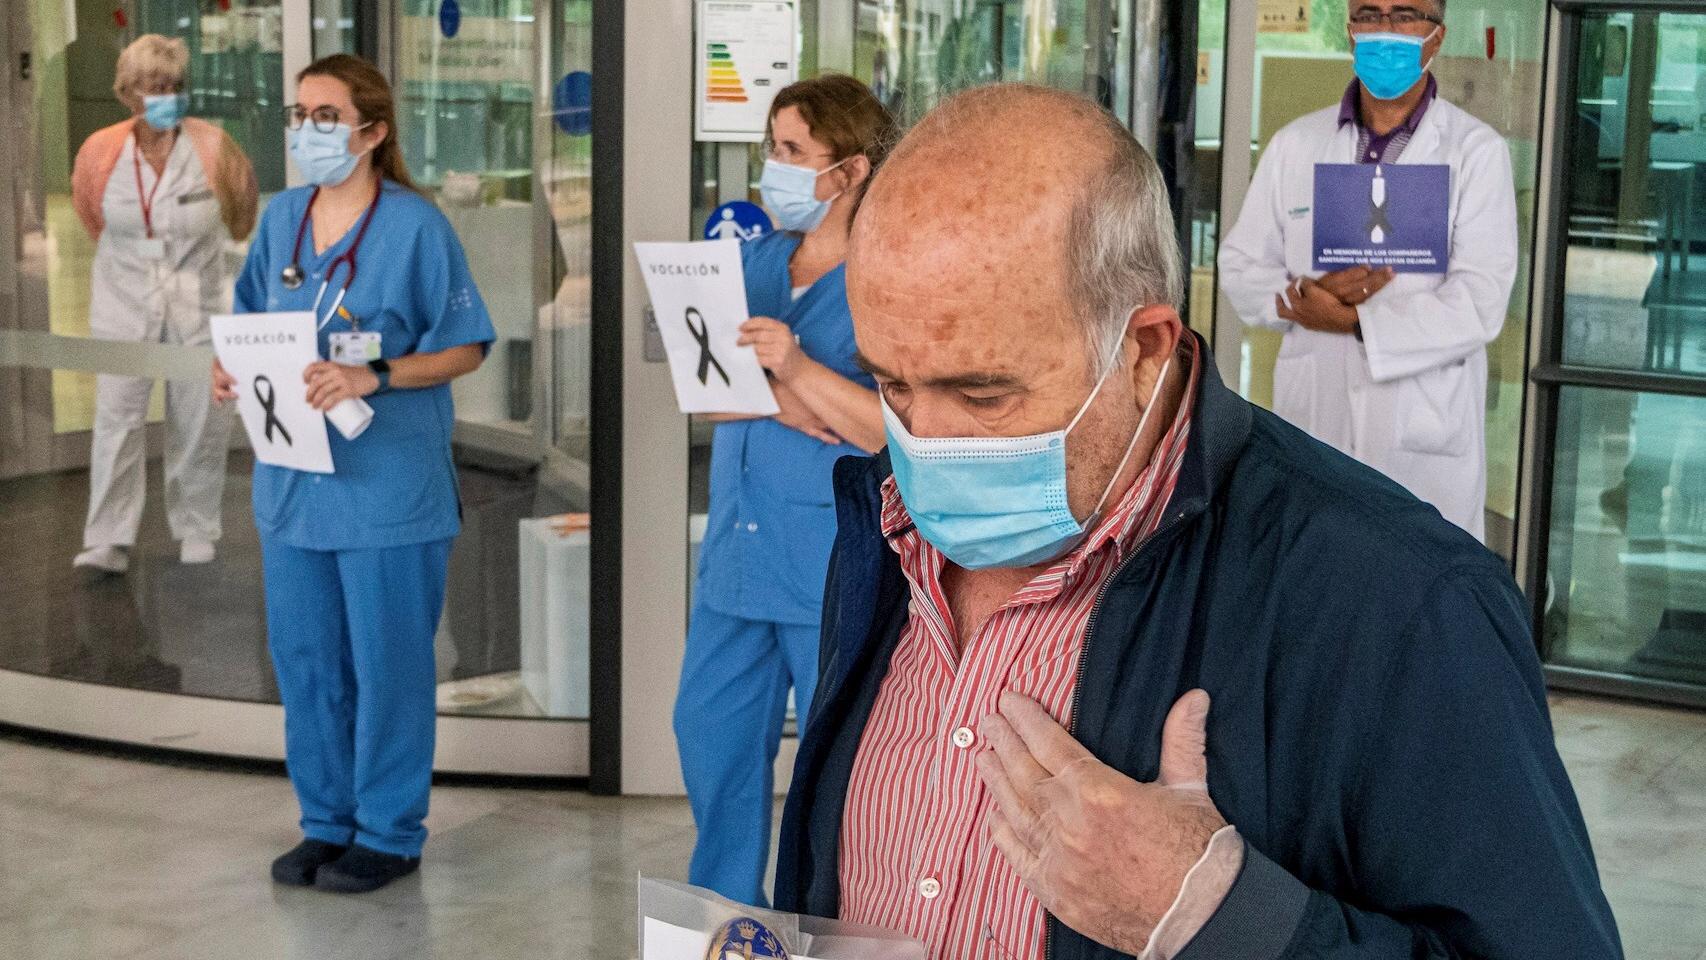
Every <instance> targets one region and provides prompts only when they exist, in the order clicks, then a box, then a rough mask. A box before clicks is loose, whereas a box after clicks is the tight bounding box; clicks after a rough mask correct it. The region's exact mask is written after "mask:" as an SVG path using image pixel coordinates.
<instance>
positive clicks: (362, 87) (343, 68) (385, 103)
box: [296, 53, 421, 193]
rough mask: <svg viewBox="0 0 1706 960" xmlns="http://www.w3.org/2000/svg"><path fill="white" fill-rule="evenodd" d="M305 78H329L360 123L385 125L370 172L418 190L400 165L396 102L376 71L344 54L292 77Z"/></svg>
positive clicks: (312, 64)
mask: <svg viewBox="0 0 1706 960" xmlns="http://www.w3.org/2000/svg"><path fill="white" fill-rule="evenodd" d="M307 77H331V78H332V79H334V80H337V81H338V82H340V83H342V84H343V85H344V86H345V87H348V88H349V98H350V101H351V102H352V103H354V104H355V109H356V112H357V113H359V114H360V115H361V121H362V122H363V123H383V124H385V139H384V140H383V141H381V142H380V144H379V146H377V147H374V148H373V169H375V170H378V171H379V174H380V176H382V177H384V178H385V179H387V180H395V181H396V182H398V183H400V184H402V185H403V186H405V187H408V188H409V189H410V190H413V191H415V192H416V193H419V192H420V189H421V188H420V187H418V186H416V185H415V181H414V178H413V177H411V176H409V167H408V165H407V164H405V163H404V162H403V148H402V146H401V145H399V143H398V142H397V101H396V100H395V99H393V98H392V96H391V84H390V83H388V82H386V80H385V75H384V74H383V73H380V72H379V68H378V67H375V66H374V65H373V64H371V63H368V62H367V61H366V60H363V59H362V58H360V57H357V56H354V55H352V54H348V53H334V54H332V55H331V56H329V57H321V58H320V59H318V60H316V61H314V62H313V63H310V64H309V65H308V66H306V67H303V68H302V72H301V73H299V74H297V75H296V82H297V83H299V84H300V83H301V82H302V81H303V80H304V79H305V78H307Z"/></svg>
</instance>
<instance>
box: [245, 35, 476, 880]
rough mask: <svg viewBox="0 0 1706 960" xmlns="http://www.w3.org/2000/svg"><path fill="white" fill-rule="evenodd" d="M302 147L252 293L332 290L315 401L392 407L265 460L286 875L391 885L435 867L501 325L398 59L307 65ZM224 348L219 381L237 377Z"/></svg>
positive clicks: (281, 873)
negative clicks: (483, 378)
mask: <svg viewBox="0 0 1706 960" xmlns="http://www.w3.org/2000/svg"><path fill="white" fill-rule="evenodd" d="M296 99H297V103H296V105H295V106H292V107H290V108H287V114H286V124H287V126H288V127H289V138H290V153H291V157H292V159H293V160H294V161H295V162H296V165H297V167H298V169H300V170H301V172H302V174H303V175H304V177H305V178H306V179H307V180H308V182H309V183H310V184H313V186H310V187H302V188H298V189H293V190H286V191H284V192H283V193H280V194H279V195H278V196H276V197H274V198H273V200H272V202H271V203H270V204H269V205H268V206H267V209H266V213H265V214H264V215H263V216H262V218H261V223H260V227H259V229H258V230H257V231H256V235H255V239H254V242H253V244H252V246H251V247H250V250H249V259H248V262H247V264H246V265H245V266H244V268H243V273H242V275H241V276H240V277H239V278H238V281H237V290H236V304H237V305H236V310H237V311H238V312H240V313H242V312H247V313H255V312H274V311H287V310H313V311H314V312H315V315H316V317H317V318H318V319H319V320H320V321H321V325H320V335H319V340H320V342H319V348H320V355H321V356H322V357H331V356H334V353H333V347H334V344H335V345H338V346H339V347H341V348H342V349H341V350H340V351H339V352H338V356H339V357H340V359H342V360H344V361H345V362H343V363H331V362H327V361H324V360H323V361H321V362H319V363H315V364H312V365H310V366H309V367H308V369H307V370H306V371H305V372H304V379H305V380H306V381H307V383H308V400H309V402H310V403H312V404H313V405H314V406H315V407H316V408H318V409H321V410H328V409H330V408H331V407H333V406H334V405H336V404H337V403H339V402H340V401H343V400H345V399H348V398H351V397H364V398H366V401H367V403H368V404H370V405H371V406H372V408H373V420H372V423H371V425H370V426H369V427H368V428H367V430H366V432H364V433H362V434H360V435H359V436H358V437H357V438H356V439H354V440H346V439H344V438H343V437H342V436H340V435H339V433H338V432H337V431H336V430H331V431H329V437H330V440H331V446H332V462H333V465H334V467H335V469H336V472H335V473H332V474H329V475H324V476H322V475H318V474H311V473H303V472H300V471H296V470H290V469H285V468H282V467H274V466H268V465H265V464H260V463H257V464H256V465H255V474H254V511H255V526H256V527H257V528H258V529H259V532H260V539H261V554H262V563H263V569H264V573H265V577H266V609H267V638H268V645H269V647H270V648H271V651H272V657H273V665H274V669H275V670H276V672H277V675H278V687H279V696H280V698H281V699H282V700H283V702H284V737H285V761H286V765H287V767H288V768H289V772H290V779H291V783H292V785H293V786H294V787H295V788H296V795H297V799H298V801H299V803H300V804H301V807H302V819H301V825H302V833H303V841H302V843H301V844H299V845H298V846H297V847H295V848H294V849H292V850H291V851H289V852H288V853H286V854H284V855H283V856H281V857H279V858H278V859H277V860H276V861H274V862H273V866H272V876H273V879H274V880H276V881H277V882H279V883H284V884H292V885H299V886H308V885H313V886H316V887H318V888H320V889H323V890H330V891H334V892H345V893H351V892H361V891H366V890H373V889H377V888H378V887H381V886H384V885H385V884H387V883H389V882H391V881H392V880H395V879H397V878H398V877H401V876H403V875H405V874H408V873H410V872H412V871H413V870H415V868H416V867H417V866H418V865H419V863H420V854H421V845H422V844H423V843H424V842H425V840H426V829H425V827H423V826H422V820H423V819H425V817H426V813H427V793H428V789H429V787H430V785H431V780H432V754H433V733H434V724H435V722H436V719H437V718H436V715H435V706H436V701H435V690H436V680H437V677H436V672H435V669H434V665H433V635H434V633H435V632H436V631H437V628H438V618H439V613H440V611H441V609H442V607H443V605H444V591H445V577H446V573H447V564H448V562H449V558H450V545H451V541H452V540H453V539H454V538H455V536H456V534H457V533H458V531H459V530H460V527H461V503H460V499H459V497H458V493H457V486H456V472H455V467H454V465H453V464H452V462H451V452H450V431H451V425H452V422H453V412H452V409H451V398H450V381H451V380H453V379H455V378H456V377H459V376H461V375H463V374H466V373H469V372H472V371H473V370H474V369H475V368H477V367H478V366H479V365H480V362H481V361H482V360H483V359H484V357H485V353H486V350H487V349H488V346H489V345H490V343H491V341H492V338H493V331H492V324H491V320H490V318H489V317H488V316H487V314H486V307H485V304H484V302H483V301H482V300H481V298H480V293H479V291H478V290H476V289H475V287H474V281H473V278H472V277H470V276H469V272H468V264H467V259H466V257H465V256H464V254H463V251H462V245H461V244H460V243H459V242H458V241H457V239H456V235H455V233H454V232H453V231H452V230H451V227H450V224H449V222H448V221H447V220H446V219H445V217H444V215H443V214H442V213H440V212H439V210H438V208H437V207H436V206H434V205H433V203H432V201H431V200H428V199H427V198H426V197H424V196H422V195H421V194H420V193H419V192H417V191H416V189H415V187H414V184H413V183H412V182H411V181H410V179H409V174H408V171H407V169H406V168H405V167H404V165H403V157H402V152H401V150H400V149H399V147H398V144H397V127H396V108H395V104H394V103H393V101H392V97H391V90H390V87H389V86H388V85H387V83H386V81H385V78H384V77H383V75H381V74H380V73H379V71H377V70H376V69H374V68H373V66H372V65H370V64H368V63H367V62H366V61H363V60H360V59H358V58H356V57H351V56H348V55H343V54H339V55H336V56H332V57H327V58H326V59H324V60H320V61H318V62H316V63H314V64H311V65H310V66H309V67H308V68H307V69H305V70H304V71H303V72H302V73H301V74H300V75H298V77H297V89H296ZM233 387H234V383H233V382H232V380H231V378H230V377H229V376H228V375H226V374H225V372H224V371H223V370H221V369H219V367H218V366H217V364H216V365H215V369H214V392H215V395H216V396H217V397H218V398H219V399H221V400H229V399H232V398H234V396H235V393H234V391H233Z"/></svg>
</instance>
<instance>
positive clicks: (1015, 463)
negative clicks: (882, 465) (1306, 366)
mask: <svg viewBox="0 0 1706 960" xmlns="http://www.w3.org/2000/svg"><path fill="white" fill-rule="evenodd" d="M1115 356H1116V357H1117V356H1118V354H1117V352H1116V354H1115ZM1172 364H1173V358H1172V357H1171V356H1169V357H1168V358H1167V361H1166V362H1165V363H1163V364H1162V365H1161V375H1160V376H1159V377H1157V378H1156V379H1155V390H1154V392H1153V393H1152V394H1150V397H1149V403H1148V404H1147V405H1145V406H1144V408H1143V416H1142V417H1140V418H1139V419H1138V422H1137V429H1136V430H1134V431H1132V434H1131V441H1130V442H1129V443H1127V444H1126V448H1125V456H1123V457H1121V458H1120V463H1119V466H1118V467H1115V468H1114V473H1113V476H1110V477H1109V478H1108V485H1107V486H1105V487H1103V488H1102V496H1101V499H1099V500H1097V501H1096V507H1095V509H1093V510H1091V511H1090V516H1089V517H1088V518H1087V519H1086V520H1085V521H1084V522H1083V523H1080V522H1079V521H1078V518H1077V517H1074V516H1073V515H1072V508H1071V506H1070V505H1069V504H1068V503H1067V495H1066V438H1067V436H1068V435H1069V434H1071V433H1072V429H1073V428H1074V427H1076V426H1078V421H1079V420H1081V419H1083V417H1084V411H1086V410H1088V409H1090V404H1092V403H1094V402H1095V400H1096V396H1097V394H1099V393H1101V391H1102V385H1103V384H1105V383H1106V382H1107V380H1108V376H1109V375H1110V374H1111V373H1112V372H1113V370H1114V369H1116V364H1113V363H1109V364H1108V372H1107V373H1103V374H1102V379H1101V380H1098V381H1097V382H1096V386H1095V388H1094V389H1092V390H1091V391H1090V396H1089V397H1087V398H1085V400H1084V404H1083V405H1082V406H1080V407H1079V408H1078V412H1077V413H1075V414H1073V415H1072V421H1071V422H1070V423H1068V424H1067V425H1066V427H1065V428H1064V429H1061V430H1056V431H1053V432H1052V433H1039V434H1033V435H1031V436H1025V437H915V436H913V435H912V434H911V433H909V432H908V431H907V429H906V427H905V426H903V425H902V424H901V422H900V418H899V417H897V416H896V415H895V413H894V411H893V410H891V409H889V405H888V400H887V398H883V399H882V408H883V426H884V428H885V430H886V431H887V433H888V442H889V460H890V461H891V462H892V463H893V465H894V479H895V484H896V486H898V487H899V488H900V498H901V500H902V501H903V502H905V504H906V510H907V513H909V514H910V515H911V516H912V522H913V524H914V525H915V526H917V527H918V532H919V533H920V534H921V535H922V536H923V537H924V539H926V540H928V541H930V543H931V544H933V545H934V546H935V547H936V549H938V550H940V551H942V554H943V555H944V556H946V557H947V558H948V559H949V560H952V561H953V562H954V563H956V564H958V565H959V566H961V567H964V568H965V569H967V570H984V569H988V568H991V567H1028V566H1032V565H1034V564H1038V563H1044V562H1046V561H1049V560H1054V559H1057V558H1059V557H1060V556H1062V555H1064V554H1065V553H1066V552H1067V551H1069V550H1071V549H1072V548H1073V547H1076V546H1077V545H1078V544H1079V543H1081V542H1082V541H1083V539H1084V537H1085V535H1086V533H1087V532H1088V531H1089V530H1091V529H1094V528H1095V526H1096V524H1097V523H1098V522H1099V520H1100V515H1101V512H1102V507H1103V506H1104V505H1105V504H1106V503H1107V500H1108V494H1109V493H1110V492H1112V490H1113V488H1114V480H1116V479H1117V478H1118V477H1119V475H1120V474H1121V473H1123V472H1124V471H1125V466H1126V461H1128V460H1130V459H1131V452H1132V450H1133V449H1135V448H1136V447H1137V438H1138V437H1140V436H1142V435H1143V429H1144V427H1146V426H1148V424H1149V415H1150V414H1151V413H1153V412H1154V410H1155V406H1156V400H1158V399H1159V398H1160V396H1161V388H1162V385H1163V384H1165V383H1166V382H1167V371H1168V370H1170V369H1172ZM878 393H879V396H881V391H878Z"/></svg>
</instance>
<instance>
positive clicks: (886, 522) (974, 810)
mask: <svg viewBox="0 0 1706 960" xmlns="http://www.w3.org/2000/svg"><path fill="white" fill-rule="evenodd" d="M1187 342H1189V344H1190V346H1189V347H1188V349H1189V351H1190V355H1189V356H1190V359H1189V365H1190V367H1189V368H1190V378H1189V384H1188V386H1187V387H1186V390H1185V394H1184V400H1183V402H1181V403H1180V405H1179V412H1178V415H1177V417H1176V418H1175V419H1174V421H1173V424H1172V426H1171V427H1170V428H1169V429H1168V431H1167V433H1166V434H1165V435H1164V436H1163V437H1162V440H1161V442H1160V443H1159V444H1157V445H1156V448H1155V451H1154V453H1153V454H1152V456H1151V458H1150V461H1149V463H1148V465H1147V466H1145V468H1144V470H1143V471H1142V472H1141V473H1140V474H1139V475H1138V478H1137V480H1136V482H1134V483H1133V484H1132V485H1131V487H1130V489H1129V490H1127V491H1126V493H1125V495H1124V496H1122V497H1121V498H1120V500H1119V502H1118V503H1117V504H1116V506H1115V508H1114V509H1113V510H1112V511H1111V512H1110V513H1109V514H1108V515H1107V516H1106V517H1105V518H1104V519H1103V520H1102V521H1101V522H1100V523H1099V524H1098V525H1097V526H1096V529H1095V530H1093V531H1091V534H1090V536H1089V537H1087V538H1086V539H1085V541H1084V542H1083V543H1082V544H1080V545H1079V546H1078V547H1077V548H1076V549H1074V550H1073V551H1072V552H1070V553H1068V554H1067V555H1066V556H1064V557H1062V558H1061V559H1060V560H1058V561H1057V562H1055V563H1054V564H1053V565H1052V566H1050V567H1049V568H1048V569H1047V570H1045V571H1044V572H1043V573H1041V574H1039V575H1038V576H1037V577H1036V578H1035V579H1033V580H1031V581H1030V582H1029V583H1027V584H1026V585H1025V586H1023V587H1021V588H1020V589H1019V590H1018V591H1017V592H1016V593H1014V594H1013V595H1012V596H1011V597H1009V598H1008V599H1007V601H1006V602H1005V603H1004V604H1002V606H1001V607H1000V609H998V610H997V611H996V612H995V613H994V614H993V615H992V616H991V617H990V618H989V620H988V621H987V622H986V623H985V624H984V625H983V627H982V628H981V629H979V630H978V632H977V635H976V636H975V637H973V638H972V640H971V641H970V642H969V643H968V644H966V648H965V650H964V651H960V650H959V649H958V645H957V644H956V642H955V631H954V628H953V625H952V614H951V612H950V611H951V607H950V606H949V604H948V600H947V596H946V594H945V593H944V591H943V589H942V582H941V575H942V569H943V567H944V565H945V564H946V559H945V558H944V557H943V555H942V553H941V552H940V551H939V550H937V549H936V548H935V547H934V546H932V545H931V544H930V543H929V542H928V541H926V540H925V539H924V538H923V537H921V536H919V534H918V531H917V529H916V528H915V527H914V526H913V525H912V521H911V518H910V517H909V516H908V515H907V512H906V506H905V504H904V503H902V502H901V499H900V495H899V493H898V491H897V490H896V487H895V483H894V480H893V478H890V479H889V480H888V481H887V482H885V483H884V485H883V516H882V529H883V535H884V536H886V537H887V538H888V539H889V544H890V546H891V547H892V548H893V549H894V550H895V552H896V553H898V554H899V556H900V565H901V569H902V570H903V571H904V572H905V574H906V577H907V580H908V581H909V582H910V584H911V586H912V599H911V603H910V605H909V607H908V618H907V624H906V627H905V628H904V629H903V631H902V633H901V637H900V641H899V644H898V646H897V647H896V649H895V652H894V656H893V658H892V659H891V661H890V663H889V671H888V674H887V676H885V677H884V678H883V682H882V687H881V689H880V690H879V691H878V693H877V700H876V703H875V705H874V706H873V708H872V711H871V717H870V720H869V722H868V723H867V725H866V727H865V731H864V734H863V736H862V739H861V740H860V744H859V752H858V755H857V756H856V757H855V759H854V762H853V772H852V780H851V782H850V783H849V785H848V793H847V805H846V812H845V813H844V815H843V818H842V825H841V858H840V872H841V909H840V913H839V916H840V917H841V919H843V920H850V921H855V922H859V923H873V924H877V925H879V926H883V927H887V928H889V929H892V930H898V931H900V932H903V933H905V934H907V935H909V936H912V937H916V938H917V939H918V940H920V941H922V942H923V943H924V944H926V945H927V946H928V947H929V950H930V957H931V958H932V960H984V958H988V960H1039V958H1041V957H1042V956H1043V932H1044V917H1043V910H1042V907H1041V906H1040V905H1039V904H1038V903H1037V900H1036V898H1035V897H1033V896H1032V895H1031V893H1030V891H1029V890H1027V889H1026V888H1025V885H1024V883H1023V882H1021V881H1020V879H1019V877H1018V874H1016V873H1015V872H1014V871H1013V869H1012V867H1010V866H1009V865H1008V863H1007V861H1006V860H1005V859H1004V858H1003V857H1002V856H1001V854H1000V852H999V851H998V850H997V849H996V848H995V846H994V844H993V843H992V842H991V841H990V839H989V834H988V832H987V829H986V827H985V825H984V818H985V816H986V815H987V813H988V811H989V807H990V805H991V803H992V802H993V801H992V799H991V798H990V797H989V796H987V792H986V790H985V788H984V786H983V782H982V780H981V779H980V778H979V776H978V773H977V767H976V764H975V762H974V761H975V758H976V755H977V753H978V751H979V750H980V749H981V744H980V743H979V742H978V741H979V739H980V737H979V735H978V733H977V729H978V724H979V722H980V721H982V720H983V718H984V717H986V716H988V715H989V714H991V713H993V712H995V709H996V701H997V699H998V698H999V697H1000V695H1001V694H1002V693H1003V692H1004V691H1007V690H1014V691H1017V692H1019V693H1022V694H1025V695H1026V696H1029V697H1031V698H1033V699H1035V700H1036V701H1037V702H1038V703H1040V704H1042V705H1043V707H1044V709H1046V710H1048V712H1049V714H1050V715H1051V716H1053V717H1055V718H1056V719H1057V720H1059V721H1060V722H1061V723H1062V724H1067V723H1068V721H1069V720H1070V717H1069V716H1068V714H1069V713H1070V711H1071V709H1072V697H1073V693H1074V691H1075V689H1076V686H1077V670H1078V661H1079V653H1080V651H1081V650H1082V648H1083V641H1084V633H1085V631H1086V629H1087V628H1088V625H1089V620H1090V614H1091V611H1092V609H1093V608H1094V607H1095V604H1096V599H1097V596H1098V594H1099V592H1100V590H1101V587H1102V584H1103V583H1104V582H1105V581H1106V580H1107V579H1108V578H1109V577H1110V576H1112V575H1113V573H1114V571H1115V569H1116V568H1117V567H1118V566H1119V564H1120V561H1122V560H1123V559H1124V558H1125V557H1126V556H1128V555H1129V554H1130V552H1131V551H1132V550H1133V549H1135V548H1136V547H1137V545H1139V544H1141V543H1142V542H1143V541H1144V540H1145V539H1147V538H1148V537H1149V536H1150V535H1151V534H1153V533H1154V532H1155V529H1156V527H1158V526H1159V525H1160V523H1161V518H1162V516H1163V512H1164V510H1165V509H1166V505H1167V502H1168V500H1169V499H1171V497H1172V493H1173V488H1174V485H1175V484H1176V483H1177V481H1178V475H1179V465H1180V463H1181V461H1182V458H1183V454H1184V451H1185V446H1186V441H1187V439H1188V437H1189V434H1190V411H1191V406H1192V401H1193V400H1194V398H1195V397H1196V392H1197V369H1198V358H1197V357H1196V343H1195V338H1187Z"/></svg>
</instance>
